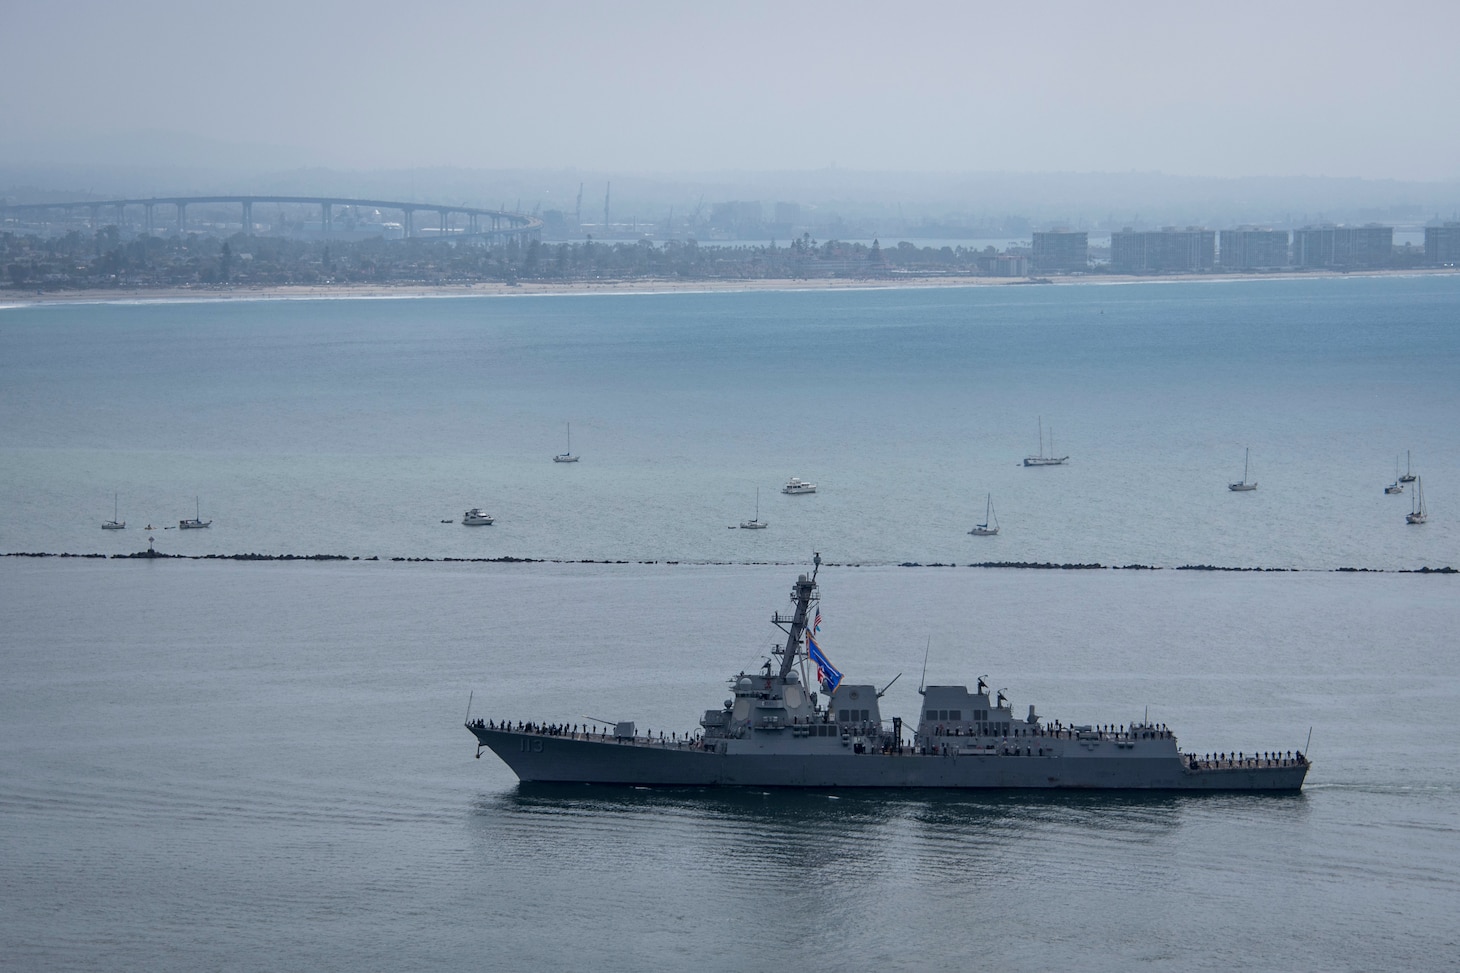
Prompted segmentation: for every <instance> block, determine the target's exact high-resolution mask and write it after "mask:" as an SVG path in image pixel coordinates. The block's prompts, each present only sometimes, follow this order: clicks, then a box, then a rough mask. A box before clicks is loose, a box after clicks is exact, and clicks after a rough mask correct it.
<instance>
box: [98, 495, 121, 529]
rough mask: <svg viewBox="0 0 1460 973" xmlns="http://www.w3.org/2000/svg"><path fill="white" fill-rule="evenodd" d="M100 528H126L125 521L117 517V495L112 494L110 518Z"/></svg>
mask: <svg viewBox="0 0 1460 973" xmlns="http://www.w3.org/2000/svg"><path fill="white" fill-rule="evenodd" d="M101 529H102V530H126V529H127V522H126V521H125V520H118V519H117V495H116V494H115V493H113V494H112V519H111V520H108V521H107V522H106V523H104V524H102V525H101Z"/></svg>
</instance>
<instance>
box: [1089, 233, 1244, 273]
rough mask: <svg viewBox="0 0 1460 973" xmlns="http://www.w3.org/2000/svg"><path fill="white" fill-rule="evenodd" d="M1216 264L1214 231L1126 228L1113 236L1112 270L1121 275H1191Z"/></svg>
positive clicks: (1111, 246) (1111, 243)
mask: <svg viewBox="0 0 1460 973" xmlns="http://www.w3.org/2000/svg"><path fill="white" fill-rule="evenodd" d="M1216 262H1217V234H1216V232H1215V231H1213V230H1206V229H1202V228H1201V227H1197V226H1188V227H1186V228H1185V229H1177V228H1176V227H1174V226H1168V227H1166V228H1164V229H1160V230H1132V229H1130V228H1126V229H1124V230H1118V231H1116V232H1115V233H1112V234H1111V235H1110V269H1111V270H1114V271H1115V272H1116V273H1121V274H1159V273H1192V272H1199V271H1203V270H1212V269H1214V268H1215V266H1216Z"/></svg>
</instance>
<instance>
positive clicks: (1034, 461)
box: [1024, 416, 1070, 466]
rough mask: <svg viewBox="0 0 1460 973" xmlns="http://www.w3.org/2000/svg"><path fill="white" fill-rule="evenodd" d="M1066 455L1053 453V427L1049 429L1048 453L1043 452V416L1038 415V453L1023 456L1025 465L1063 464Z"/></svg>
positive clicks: (1066, 458)
mask: <svg viewBox="0 0 1460 973" xmlns="http://www.w3.org/2000/svg"><path fill="white" fill-rule="evenodd" d="M1069 459H1070V458H1069V457H1068V456H1056V455H1054V427H1053V426H1051V427H1050V430H1049V453H1048V454H1046V453H1045V452H1044V416H1040V417H1039V455H1037V456H1026V457H1024V465H1025V466H1064V465H1065V463H1067V462H1069Z"/></svg>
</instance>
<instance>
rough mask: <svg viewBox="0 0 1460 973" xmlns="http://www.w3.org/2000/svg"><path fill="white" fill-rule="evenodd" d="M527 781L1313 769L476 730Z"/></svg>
mask: <svg viewBox="0 0 1460 973" xmlns="http://www.w3.org/2000/svg"><path fill="white" fill-rule="evenodd" d="M468 729H470V730H471V731H472V733H473V734H474V735H475V736H476V738H477V741H478V742H479V743H480V744H481V745H482V746H484V747H487V748H489V749H491V750H492V752H493V753H495V754H496V755H497V756H498V757H500V758H501V759H502V761H503V762H504V763H506V764H507V766H508V767H510V768H511V769H512V771H513V772H514V773H515V774H516V775H517V777H518V778H519V779H520V780H522V781H524V782H543V783H548V782H554V783H592V784H628V785H636V786H646V787H719V786H725V787H808V788H863V787H866V788H876V787H889V788H947V789H961V790H1016V789H1069V790H1133V791H1134V790H1139V791H1297V790H1299V789H1300V788H1301V787H1302V785H1303V779H1304V778H1305V777H1306V776H1307V773H1308V767H1309V765H1308V764H1307V763H1303V764H1296V765H1289V766H1266V767H1236V768H1226V767H1224V768H1221V769H1202V770H1190V769H1188V767H1187V765H1186V763H1185V762H1184V761H1183V760H1182V759H1181V758H1180V757H1179V756H1175V755H1156V756H1121V755H1116V754H1110V755H1103V754H1102V755H1093V756H1084V755H1079V756H1075V755H1060V756H1044V757H1040V756H1022V755H1019V756H1015V755H1002V754H962V755H960V754H957V753H951V752H950V753H949V754H948V755H943V754H937V755H921V754H914V753H908V752H904V753H902V754H896V753H894V754H882V753H862V754H857V753H852V752H849V751H847V750H844V749H843V750H833V751H831V752H824V753H801V754H789V753H764V752H762V753H753V752H743V753H737V752H734V751H733V750H732V751H731V752H727V753H720V752H713V751H709V750H702V749H697V748H693V747H686V746H675V745H673V744H667V745H661V744H658V743H646V742H643V741H637V742H617V741H614V740H606V739H599V738H588V739H585V738H582V737H571V736H550V735H544V734H538V733H525V732H518V731H515V730H493V729H487V728H484V727H478V726H468Z"/></svg>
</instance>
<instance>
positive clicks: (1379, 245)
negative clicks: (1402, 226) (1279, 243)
mask: <svg viewBox="0 0 1460 973" xmlns="http://www.w3.org/2000/svg"><path fill="white" fill-rule="evenodd" d="M1393 262H1394V227H1392V226H1380V225H1379V224H1378V223H1369V224H1367V225H1365V226H1334V225H1333V224H1326V225H1323V226H1305V227H1303V228H1302V229H1301V230H1294V231H1293V265H1294V266H1296V267H1330V268H1335V269H1340V270H1374V269H1377V268H1380V267H1388V266H1390V265H1391V264H1392V263H1393Z"/></svg>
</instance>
